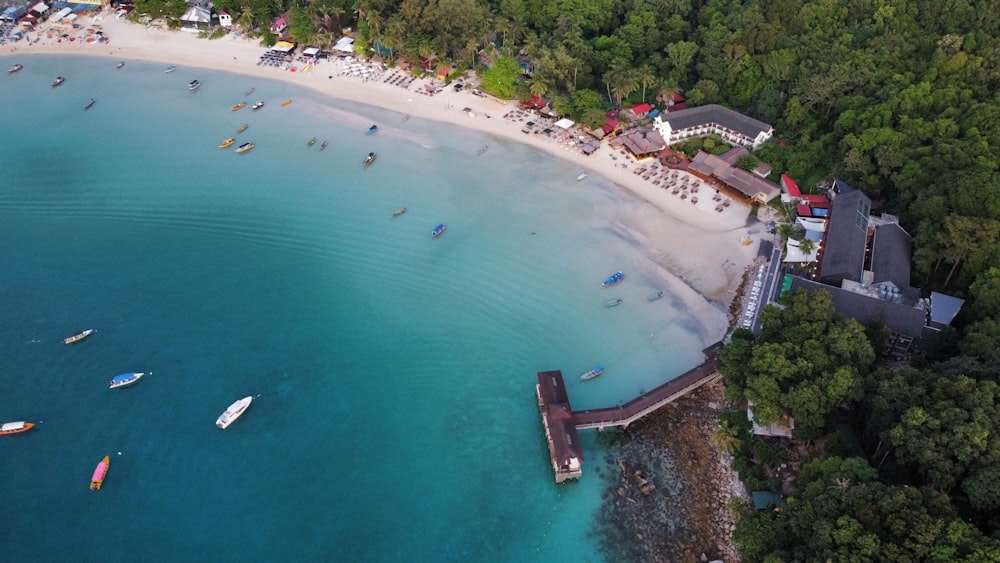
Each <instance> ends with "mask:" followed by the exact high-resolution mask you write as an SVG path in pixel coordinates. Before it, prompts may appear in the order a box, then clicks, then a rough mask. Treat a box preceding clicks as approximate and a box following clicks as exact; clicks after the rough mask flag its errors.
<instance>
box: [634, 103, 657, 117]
mask: <svg viewBox="0 0 1000 563" xmlns="http://www.w3.org/2000/svg"><path fill="white" fill-rule="evenodd" d="M651 109H653V108H652V107H650V105H649V104H635V105H634V106H632V109H631V111H632V114H633V115H635V116H636V117H642V116H644V115H646V114H647V113H649V110H651Z"/></svg>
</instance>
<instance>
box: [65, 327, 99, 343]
mask: <svg viewBox="0 0 1000 563" xmlns="http://www.w3.org/2000/svg"><path fill="white" fill-rule="evenodd" d="M95 332H97V329H94V328H88V329H87V330H81V331H80V332H78V333H76V334H74V335H73V336H70V337H69V338H64V339H63V344H72V343H74V342H79V341H81V340H83V339H84V338H87V337H88V336H90V335H91V334H94V333H95Z"/></svg>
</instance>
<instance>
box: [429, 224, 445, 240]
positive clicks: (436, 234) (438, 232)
mask: <svg viewBox="0 0 1000 563" xmlns="http://www.w3.org/2000/svg"><path fill="white" fill-rule="evenodd" d="M447 229H448V225H445V224H444V223H441V224H440V225H438V226H437V227H434V230H433V231H431V238H438V237H439V236H441V235H442V234H443V233H444V232H445V231H446V230H447Z"/></svg>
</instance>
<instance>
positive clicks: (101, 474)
mask: <svg viewBox="0 0 1000 563" xmlns="http://www.w3.org/2000/svg"><path fill="white" fill-rule="evenodd" d="M109 467H111V456H104V459H102V460H101V463H98V464H97V467H95V468H94V474H93V475H92V476H91V477H90V490H91V491H99V490H100V489H101V485H103V484H104V478H105V477H106V476H107V475H108V468H109Z"/></svg>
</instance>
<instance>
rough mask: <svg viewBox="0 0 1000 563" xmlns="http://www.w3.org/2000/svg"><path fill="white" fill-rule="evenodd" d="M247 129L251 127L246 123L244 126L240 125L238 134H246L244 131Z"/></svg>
mask: <svg viewBox="0 0 1000 563" xmlns="http://www.w3.org/2000/svg"><path fill="white" fill-rule="evenodd" d="M247 127H249V126H248V125H247V124H246V123H244V124H243V125H240V128H239V129H237V130H236V132H237V133H242V132H244V131H246V130H247Z"/></svg>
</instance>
